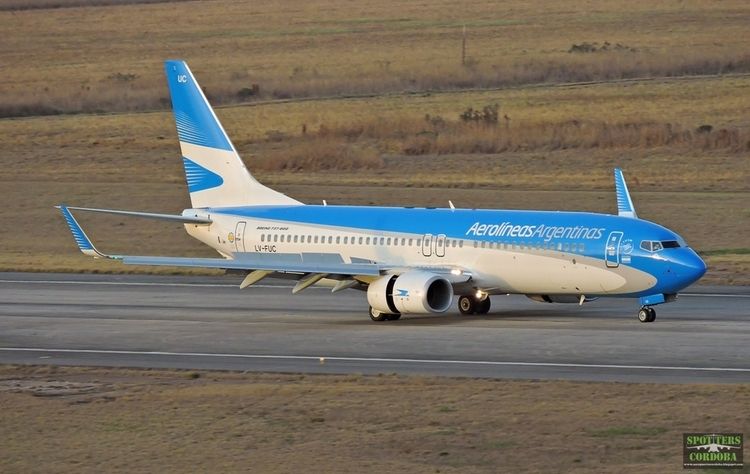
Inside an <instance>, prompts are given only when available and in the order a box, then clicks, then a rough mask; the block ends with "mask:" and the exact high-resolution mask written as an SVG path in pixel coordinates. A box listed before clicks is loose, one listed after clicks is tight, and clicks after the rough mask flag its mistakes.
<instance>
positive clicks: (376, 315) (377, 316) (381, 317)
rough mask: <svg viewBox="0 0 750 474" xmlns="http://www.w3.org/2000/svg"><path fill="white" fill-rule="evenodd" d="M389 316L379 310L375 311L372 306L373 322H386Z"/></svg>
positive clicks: (371, 315)
mask: <svg viewBox="0 0 750 474" xmlns="http://www.w3.org/2000/svg"><path fill="white" fill-rule="evenodd" d="M388 316H389V314H388V313H381V312H380V311H378V310H377V309H374V308H373V307H372V306H370V319H372V320H373V321H375V322H380V321H386V320H387V319H388Z"/></svg>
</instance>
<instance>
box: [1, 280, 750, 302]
mask: <svg viewBox="0 0 750 474" xmlns="http://www.w3.org/2000/svg"><path fill="white" fill-rule="evenodd" d="M0 283H31V284H44V285H109V286H167V287H205V288H238V287H239V283H237V284H228V283H158V282H137V281H130V282H119V281H75V280H70V281H67V280H0ZM250 288H281V289H286V288H291V286H286V285H253V286H251V287H250ZM310 288H311V289H313V290H329V291H330V288H326V287H320V286H318V287H315V286H312V287H310ZM679 296H694V297H705V298H750V295H738V294H730V293H679ZM614 297H615V298H617V296H614Z"/></svg>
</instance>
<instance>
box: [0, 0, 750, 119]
mask: <svg viewBox="0 0 750 474" xmlns="http://www.w3.org/2000/svg"><path fill="white" fill-rule="evenodd" d="M68 1H70V2H74V0H68ZM95 1H97V0H81V2H82V3H85V4H89V3H91V2H95ZM102 1H103V2H106V1H107V0H102ZM5 2H6V5H11V4H12V5H17V4H18V3H19V2H14V1H12V0H5ZM39 2H41V3H33V5H36V4H45V3H47V0H39ZM49 2H53V0H49ZM58 3H67V1H66V0H59V2H58ZM0 5H2V4H0ZM460 10H461V11H460V14H457V12H456V7H455V3H454V2H452V1H449V0H440V1H436V2H432V3H431V4H430V8H423V7H422V6H421V5H416V4H408V5H405V4H403V2H395V1H394V0H387V1H379V2H376V3H372V4H356V5H352V4H349V3H346V4H340V3H337V2H329V1H326V0H314V1H312V2H310V1H302V0H291V1H289V2H268V3H263V4H260V3H258V2H251V1H249V0H243V1H235V0H218V1H212V2H187V3H185V4H180V5H179V6H175V5H174V4H170V3H153V4H143V5H117V6H106V7H83V8H60V9H51V10H50V9H44V10H28V11H0V30H1V31H3V32H4V35H3V41H4V43H3V44H4V48H3V49H2V51H0V64H3V65H5V66H4V67H3V81H2V83H0V97H2V101H0V115H5V116H9V115H27V114H41V113H44V114H50V113H58V112H71V111H81V110H85V111H99V110H144V109H151V108H163V107H164V106H165V105H166V104H167V103H168V101H167V100H165V99H166V98H167V93H166V86H165V83H164V79H163V74H162V61H163V60H164V59H166V58H168V57H184V58H185V59H187V60H189V62H190V64H191V66H192V67H193V70H194V72H195V73H196V74H197V76H198V77H199V78H201V82H202V84H203V85H204V86H206V88H207V91H208V94H209V96H210V97H212V98H213V99H214V100H215V101H216V102H219V103H227V102H235V101H238V100H248V99H253V98H284V97H310V96H321V95H323V96H329V95H346V94H362V93H375V94H380V93H384V92H393V91H405V90H407V91H414V90H421V91H423V90H443V89H453V88H473V87H498V86H509V85H518V84H529V83H540V82H570V81H590V80H611V79H618V78H628V77H665V76H680V75H693V74H717V73H719V74H726V73H731V72H738V71H739V72H741V71H748V66H749V65H750V60H749V59H748V55H747V53H746V52H745V45H746V44H748V41H750V30H749V29H748V28H747V24H748V22H750V5H748V4H747V2H744V1H742V0H727V1H723V2H720V3H716V2H713V1H709V0H686V1H681V2H662V3H660V4H659V5H654V4H653V2H651V1H648V0H635V1H630V2H627V3H623V2H620V1H617V0H605V1H600V2H597V4H596V8H590V7H588V6H586V5H585V4H581V2H580V1H579V0H564V1H561V2H555V4H554V5H550V4H549V2H548V1H546V0H533V1H524V0H512V1H510V2H505V3H504V4H503V8H502V9H498V8H497V7H496V5H494V4H491V3H486V2H469V3H464V4H462V5H461V9H460ZM176 11H179V15H178V14H176ZM123 25H127V27H126V28H125V27H123ZM464 25H466V26H467V30H468V49H467V53H468V61H467V63H466V64H465V65H462V64H461V29H462V27H463V26H464ZM607 40H608V41H610V42H611V43H613V44H618V43H619V44H622V45H625V47H624V48H622V49H618V48H610V49H607V50H599V51H596V52H591V53H573V52H569V51H570V49H571V46H572V45H575V44H581V43H582V42H600V43H603V42H604V41H607ZM51 45H54V47H50V46H51ZM254 85H257V94H254V95H248V93H252V91H253V87H254ZM242 91H245V92H247V91H250V92H248V93H243V92H242Z"/></svg>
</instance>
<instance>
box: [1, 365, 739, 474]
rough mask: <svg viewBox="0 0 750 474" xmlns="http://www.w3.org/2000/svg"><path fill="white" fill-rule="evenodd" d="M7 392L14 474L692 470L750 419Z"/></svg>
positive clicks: (672, 389) (568, 404) (290, 385)
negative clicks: (694, 434)
mask: <svg viewBox="0 0 750 474" xmlns="http://www.w3.org/2000/svg"><path fill="white" fill-rule="evenodd" d="M644 400H648V403H644ZM0 403H2V406H3V410H2V411H1V412H0V426H2V427H3V433H4V434H3V456H0V470H2V471H3V472H19V471H20V472H50V471H54V472H101V471H102V470H106V471H128V472H133V471H149V470H153V468H154V466H157V465H158V466H159V470H160V471H161V472H185V471H217V470H219V471H223V472H236V471H248V470H251V471H253V472H300V471H304V472H352V471H368V472H369V471H383V472H409V473H411V472H444V473H445V472H498V470H499V469H500V470H502V471H505V472H550V471H554V472H568V471H575V472H598V473H621V472H645V471H648V472H681V471H682V464H681V463H682V458H681V449H682V448H681V443H682V433H683V432H690V431H695V430H699V429H708V428H706V427H709V426H710V427H711V428H710V429H713V430H716V431H729V432H737V431H740V432H742V431H744V432H745V433H747V432H748V431H749V430H750V419H749V418H748V412H747V406H748V404H750V389H749V388H748V386H747V385H657V384H623V383H621V384H601V383H575V382H534V381H530V382H521V381H508V380H471V379H450V378H423V377H400V376H389V375H383V376H361V375H350V376H317V375H307V376H305V375H280V374H238V373H219V372H210V373H200V372H180V371H157V370H152V371H143V370H126V369H122V370H117V369H87V368H54V367H13V366H0ZM373 414H377V415H376V416H373Z"/></svg>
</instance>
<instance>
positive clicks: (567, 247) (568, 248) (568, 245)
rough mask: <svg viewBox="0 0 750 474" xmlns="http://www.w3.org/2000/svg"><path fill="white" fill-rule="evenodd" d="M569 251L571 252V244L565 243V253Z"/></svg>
mask: <svg viewBox="0 0 750 474" xmlns="http://www.w3.org/2000/svg"><path fill="white" fill-rule="evenodd" d="M568 250H570V244H569V243H567V242H565V245H563V251H565V252H567V251H568Z"/></svg>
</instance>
